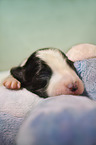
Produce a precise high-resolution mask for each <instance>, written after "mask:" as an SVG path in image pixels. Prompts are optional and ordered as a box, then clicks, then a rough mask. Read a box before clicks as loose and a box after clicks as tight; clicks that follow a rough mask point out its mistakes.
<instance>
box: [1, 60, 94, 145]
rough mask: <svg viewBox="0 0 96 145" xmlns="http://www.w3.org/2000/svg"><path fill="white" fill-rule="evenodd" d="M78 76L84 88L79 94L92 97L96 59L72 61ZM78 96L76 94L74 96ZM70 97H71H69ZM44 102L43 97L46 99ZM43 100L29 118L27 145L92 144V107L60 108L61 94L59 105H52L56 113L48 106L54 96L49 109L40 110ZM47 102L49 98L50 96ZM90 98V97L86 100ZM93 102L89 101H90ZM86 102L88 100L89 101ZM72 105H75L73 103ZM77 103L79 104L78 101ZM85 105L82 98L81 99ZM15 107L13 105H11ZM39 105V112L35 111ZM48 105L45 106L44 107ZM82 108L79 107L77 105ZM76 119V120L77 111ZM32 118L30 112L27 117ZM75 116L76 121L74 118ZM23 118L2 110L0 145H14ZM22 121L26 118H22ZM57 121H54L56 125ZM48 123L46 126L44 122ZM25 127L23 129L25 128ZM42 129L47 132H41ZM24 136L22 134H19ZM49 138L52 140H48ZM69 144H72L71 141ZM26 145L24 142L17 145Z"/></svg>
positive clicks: (70, 144)
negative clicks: (36, 113)
mask: <svg viewBox="0 0 96 145" xmlns="http://www.w3.org/2000/svg"><path fill="white" fill-rule="evenodd" d="M75 67H76V70H77V73H78V75H79V76H80V78H81V79H82V81H83V82H84V86H85V90H84V93H83V95H85V96H87V97H89V98H91V99H93V100H96V58H93V59H89V60H83V61H78V62H75ZM77 97H78V96H77ZM73 100H74V97H73ZM46 101H47V99H46ZM46 101H44V102H43V104H42V103H41V104H42V105H44V104H45V105H44V107H43V108H42V106H41V107H40V106H39V108H38V107H37V108H38V115H37V116H36V117H34V118H33V120H34V121H32V122H30V123H29V125H28V124H27V125H28V127H29V128H30V130H34V133H33V132H30V138H32V136H34V134H35V138H34V139H36V142H34V144H32V143H29V144H27V145H45V144H46V145H93V144H94V145H95V144H96V109H95V108H94V109H93V110H91V111H89V112H87V113H86V112H81V113H80V112H78V109H77V110H76V112H75V111H72V109H71V110H70V106H69V107H67V110H66V109H63V108H61V106H60V103H62V97H60V98H59V101H58V102H57V104H58V106H59V108H61V109H60V110H59V112H58V109H57V108H56V106H55V110H56V109H57V112H55V113H52V111H50V108H51V107H52V106H54V103H55V101H56V100H55V98H54V99H52V104H49V112H47V113H44V110H45V109H46V105H47V104H46ZM50 101H51V98H50ZM90 101H91V100H90ZM92 102H93V101H92ZM89 104H90V103H89ZM73 105H75V104H74V103H73ZM78 105H79V103H78ZM85 106H86V101H85ZM14 107H15V106H14ZM40 108H41V110H42V109H43V110H42V113H39V111H40ZM47 108H48V106H47ZM81 109H82V107H81ZM79 113H80V115H79V116H78V119H76V116H77V114H79ZM31 117H32V112H31V114H30V115H29V117H28V116H27V118H31ZM75 119H76V120H75ZM23 120H24V118H23V117H22V118H19V117H14V116H12V115H11V114H8V113H6V112H0V145H15V144H16V136H17V132H18V130H19V128H20V125H21V124H22V123H23ZM24 122H26V121H24ZM57 122H58V124H57ZM46 123H47V124H46ZM48 124H49V125H48ZM29 128H27V129H29ZM45 128H46V130H47V134H45V131H44V130H45ZM23 138H24V137H23ZM50 140H51V141H52V142H50ZM72 143H73V144H72ZM18 145H26V144H18Z"/></svg>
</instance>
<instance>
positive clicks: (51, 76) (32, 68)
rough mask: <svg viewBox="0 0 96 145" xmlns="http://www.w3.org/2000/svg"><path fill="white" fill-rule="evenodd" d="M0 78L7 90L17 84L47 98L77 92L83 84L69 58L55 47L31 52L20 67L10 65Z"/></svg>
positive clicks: (17, 87)
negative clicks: (7, 72) (6, 76)
mask: <svg viewBox="0 0 96 145" xmlns="http://www.w3.org/2000/svg"><path fill="white" fill-rule="evenodd" d="M10 73H11V75H12V76H9V77H8V78H7V79H6V80H5V81H4V83H3V84H4V86H6V87H7V88H9V89H20V88H21V87H24V88H26V89H27V90H29V91H31V92H33V93H35V94H37V95H39V96H40V97H43V98H47V97H50V96H58V95H62V94H65V95H80V94H82V93H83V91H84V86H83V83H82V81H81V80H80V78H79V77H78V76H77V74H76V72H75V68H74V64H73V62H72V61H70V60H69V59H68V57H67V56H66V55H65V54H64V53H63V52H62V51H61V50H59V49H56V48H44V49H39V50H37V51H35V52H34V53H33V54H32V55H31V56H30V57H29V58H28V59H27V60H26V61H25V63H23V64H22V65H21V66H18V67H15V68H12V69H11V71H10Z"/></svg>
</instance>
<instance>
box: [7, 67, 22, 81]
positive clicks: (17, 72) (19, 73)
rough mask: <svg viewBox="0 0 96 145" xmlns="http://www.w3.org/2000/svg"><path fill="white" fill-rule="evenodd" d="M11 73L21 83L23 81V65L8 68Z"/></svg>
mask: <svg viewBox="0 0 96 145" xmlns="http://www.w3.org/2000/svg"><path fill="white" fill-rule="evenodd" d="M10 72H11V75H12V76H13V77H14V78H16V79H17V80H18V81H20V82H21V83H23V82H25V69H24V68H23V67H15V68H12V69H11V70H10Z"/></svg>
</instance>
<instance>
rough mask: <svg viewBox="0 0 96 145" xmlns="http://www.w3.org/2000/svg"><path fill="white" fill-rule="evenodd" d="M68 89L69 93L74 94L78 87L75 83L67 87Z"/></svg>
mask: <svg viewBox="0 0 96 145" xmlns="http://www.w3.org/2000/svg"><path fill="white" fill-rule="evenodd" d="M68 88H69V89H70V91H71V92H75V91H76V90H78V86H77V84H76V83H75V84H71V85H69V86H68Z"/></svg>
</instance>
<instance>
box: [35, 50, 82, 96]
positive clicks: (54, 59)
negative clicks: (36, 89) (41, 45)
mask: <svg viewBox="0 0 96 145" xmlns="http://www.w3.org/2000/svg"><path fill="white" fill-rule="evenodd" d="M36 56H37V57H39V58H40V59H41V60H43V61H44V62H46V64H47V65H48V66H49V67H50V68H51V69H52V72H53V74H52V77H51V79H50V81H49V84H48V86H47V94H48V96H57V95H61V94H81V93H82V92H83V90H84V88H83V84H82V81H81V80H80V79H79V77H78V76H77V74H76V73H75V71H74V70H73V69H72V68H71V67H70V66H69V65H68V63H67V62H66V58H64V57H63V55H62V53H61V52H60V51H59V50H58V49H45V50H40V51H38V52H37V55H36ZM73 84H76V85H77V87H78V89H77V90H76V91H75V92H72V91H71V90H70V89H69V88H70V86H72V85H73Z"/></svg>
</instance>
